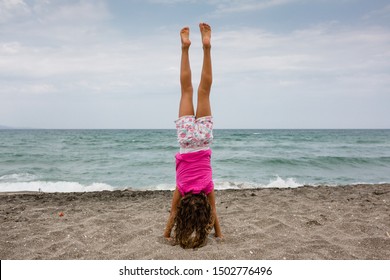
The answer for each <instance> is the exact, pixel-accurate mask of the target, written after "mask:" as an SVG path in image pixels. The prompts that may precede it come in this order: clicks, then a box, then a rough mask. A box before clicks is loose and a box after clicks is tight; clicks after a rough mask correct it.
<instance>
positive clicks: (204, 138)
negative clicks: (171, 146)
mask: <svg viewBox="0 0 390 280" xmlns="http://www.w3.org/2000/svg"><path fill="white" fill-rule="evenodd" d="M175 123H176V129H177V139H178V142H179V145H180V149H181V152H182V151H184V153H185V152H192V151H199V150H204V149H208V148H209V147H210V144H211V142H212V141H213V118H212V117H211V116H206V117H201V118H197V119H196V118H195V117H194V116H183V117H180V118H179V119H178V120H177V121H175Z"/></svg>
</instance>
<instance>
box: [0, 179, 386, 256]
mask: <svg viewBox="0 0 390 280" xmlns="http://www.w3.org/2000/svg"><path fill="white" fill-rule="evenodd" d="M171 196H172V192H170V191H143V192H141V191H131V190H123V191H113V192H109V191H103V192H86V193H1V194H0V221H1V225H0V259H2V260H5V259H11V260H12V259H27V260H30V259H59V260H61V259H222V260H223V259H278V260H283V259H287V260H290V259H321V260H322V259H377V260H389V259H390V218H389V217H390V184H382V185H354V186H342V187H327V186H320V187H310V186H305V187H300V188H293V189H254V190H223V191H217V207H218V213H219V217H220V222H221V226H222V231H223V233H224V235H225V239H224V240H223V241H222V242H220V241H217V240H216V239H215V238H214V237H213V236H212V234H211V235H210V237H209V240H208V244H207V245H206V246H204V247H202V248H199V249H197V250H192V249H190V250H184V249H182V248H180V247H179V246H172V245H170V244H168V243H167V242H166V241H165V239H164V238H162V233H163V230H164V227H165V223H166V219H167V217H168V214H169V208H170V203H171Z"/></svg>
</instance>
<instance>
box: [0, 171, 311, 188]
mask: <svg viewBox="0 0 390 280" xmlns="http://www.w3.org/2000/svg"><path fill="white" fill-rule="evenodd" d="M13 175H14V174H13ZM6 176H8V177H5V178H3V177H4V176H2V177H0V178H1V179H2V180H3V181H5V180H6V179H7V180H8V182H2V181H1V180H0V192H23V191H34V192H38V191H42V192H92V191H103V190H108V191H113V190H115V189H120V188H119V187H113V186H111V185H108V184H105V183H92V184H89V185H85V184H80V183H78V182H66V181H58V182H44V181H32V182H19V181H18V180H20V179H21V177H20V176H19V175H18V176H14V177H15V178H14V177H13V176H12V175H6ZM27 177H28V176H27ZM32 178H33V177H31V179H32ZM14 179H15V180H16V181H15V180H14ZM24 179H26V177H25V178H24ZM214 185H215V189H217V190H227V189H257V188H297V187H300V186H303V185H302V184H300V183H297V182H296V181H295V180H294V179H293V178H287V179H282V178H280V177H279V176H277V177H276V178H274V179H272V180H270V181H269V183H268V184H259V183H253V182H228V181H218V180H215V181H214ZM128 188H130V189H134V190H152V191H157V190H169V191H173V190H174V189H175V185H174V184H158V185H154V186H148V187H137V188H132V187H128Z"/></svg>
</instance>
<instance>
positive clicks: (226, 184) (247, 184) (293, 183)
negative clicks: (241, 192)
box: [214, 176, 303, 190]
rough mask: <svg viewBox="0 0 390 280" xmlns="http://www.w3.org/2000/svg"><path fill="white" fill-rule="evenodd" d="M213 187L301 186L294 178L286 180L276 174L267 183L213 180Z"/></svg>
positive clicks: (218, 188)
mask: <svg viewBox="0 0 390 280" xmlns="http://www.w3.org/2000/svg"><path fill="white" fill-rule="evenodd" d="M214 185H215V189H217V190H227V189H258V188H298V187H301V186H303V184H300V183H298V182H296V181H295V179H294V178H287V179H286V180H284V179H282V178H280V177H279V176H276V178H275V179H271V180H270V181H269V183H268V184H259V183H253V182H223V181H222V182H221V181H215V182H214Z"/></svg>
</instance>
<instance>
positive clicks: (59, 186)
mask: <svg viewBox="0 0 390 280" xmlns="http://www.w3.org/2000/svg"><path fill="white" fill-rule="evenodd" d="M103 190H108V191H112V190H114V188H113V187H112V186H110V185H107V184H104V183H92V184H91V185H83V184H80V183H77V182H62V181H60V182H43V181H34V182H7V183H0V192H21V191H35V192H38V191H42V192H92V191H103Z"/></svg>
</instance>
